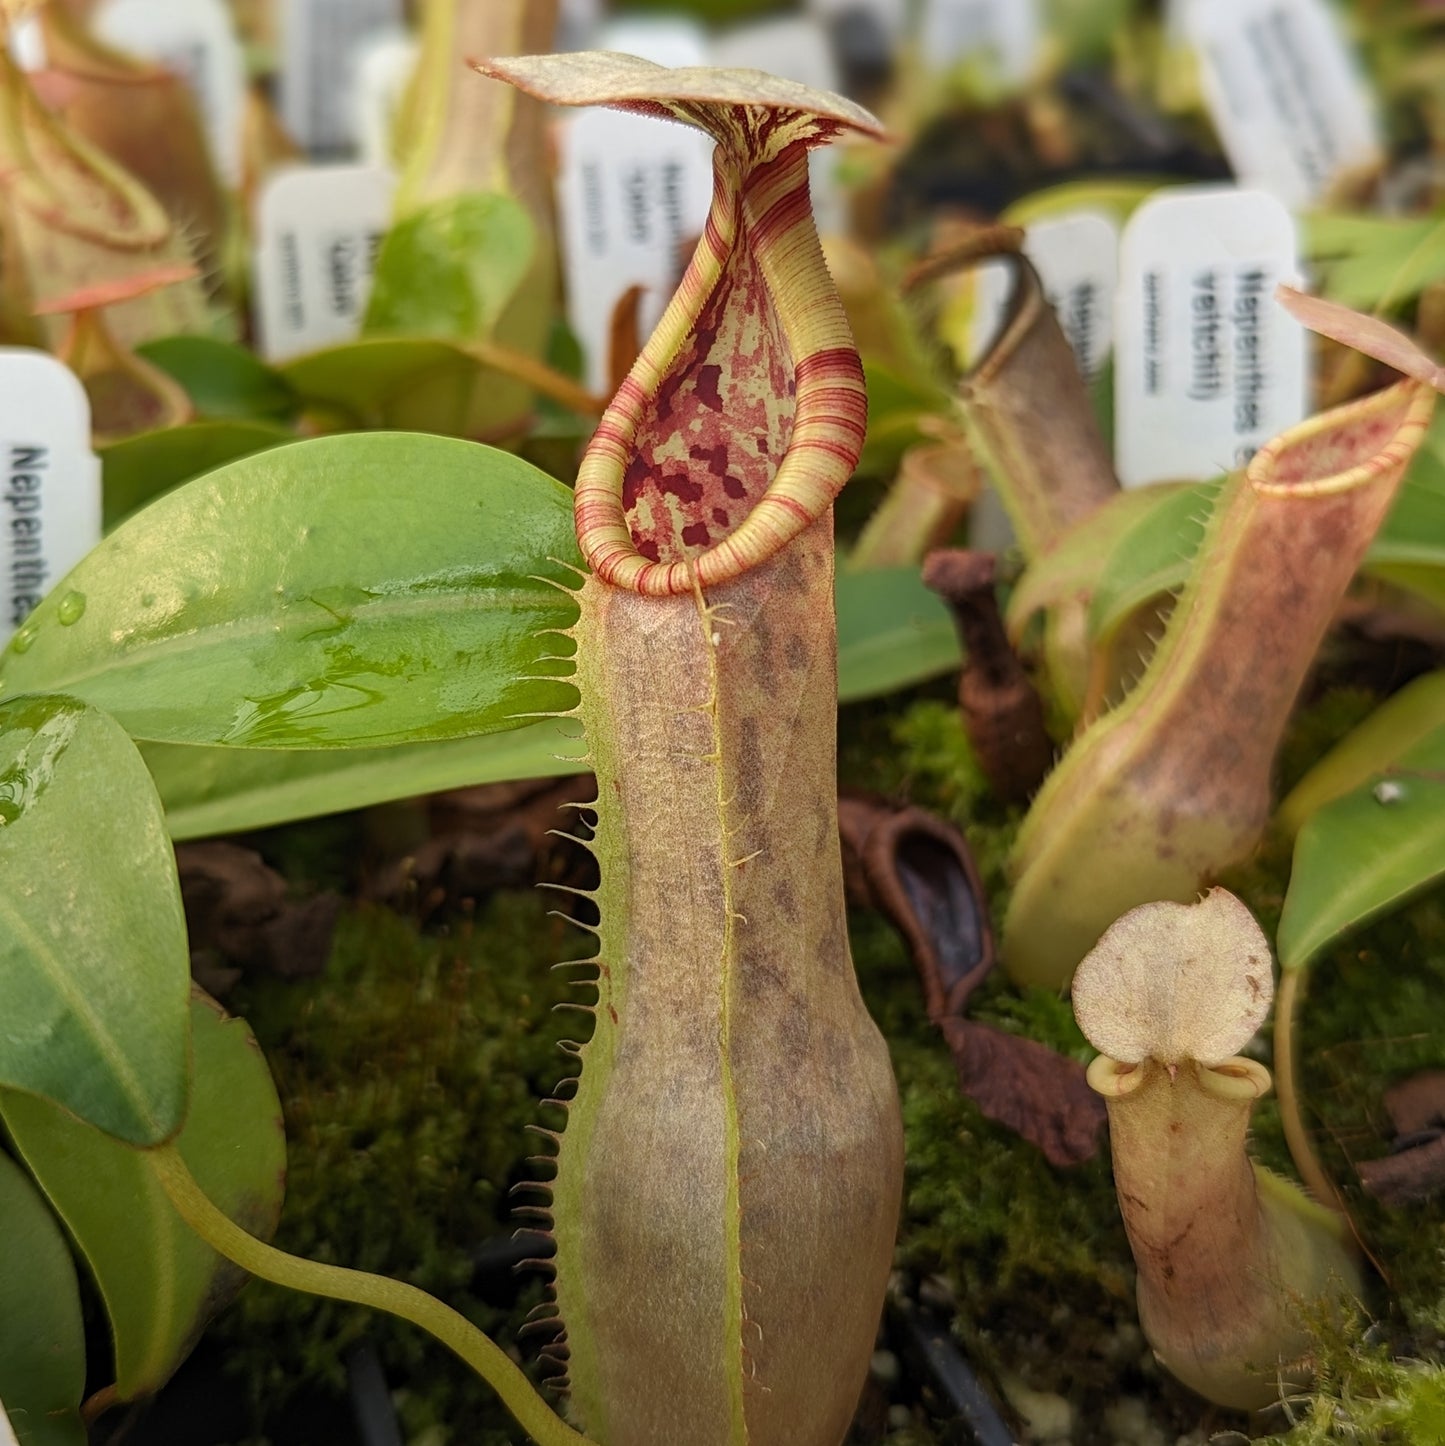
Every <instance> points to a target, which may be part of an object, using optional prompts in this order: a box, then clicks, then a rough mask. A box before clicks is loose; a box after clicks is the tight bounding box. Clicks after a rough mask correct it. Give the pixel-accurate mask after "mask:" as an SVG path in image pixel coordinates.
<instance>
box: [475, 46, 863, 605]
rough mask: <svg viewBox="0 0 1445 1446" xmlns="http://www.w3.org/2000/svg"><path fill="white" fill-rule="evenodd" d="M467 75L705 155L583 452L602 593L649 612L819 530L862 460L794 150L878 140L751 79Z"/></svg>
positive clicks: (492, 64) (856, 120)
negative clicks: (671, 283) (704, 180)
mask: <svg viewBox="0 0 1445 1446" xmlns="http://www.w3.org/2000/svg"><path fill="white" fill-rule="evenodd" d="M478 68H479V69H481V70H482V71H483V73H484V74H487V75H491V76H493V77H495V78H497V79H502V80H507V81H510V82H511V83H513V84H515V85H518V86H520V87H521V88H522V89H524V90H526V91H527V92H528V93H529V94H531V95H534V96H536V97H537V98H539V99H542V100H547V101H551V102H553V103H559V104H564V105H611V106H615V107H617V108H619V109H623V110H628V111H633V112H640V113H642V114H647V115H654V116H658V115H661V116H666V117H668V118H671V119H674V120H681V121H685V122H687V123H689V124H692V125H695V126H698V127H699V128H701V129H702V130H704V131H706V132H708V133H709V134H710V135H712V136H713V138H714V139H715V140H716V142H717V151H716V154H715V157H714V163H713V180H714V186H713V202H712V209H711V211H710V213H709V215H708V220H707V225H706V227H705V229H704V232H703V235H702V237H701V239H700V240H699V242H698V245H697V249H696V251H695V252H694V254H693V257H692V260H691V262H690V263H689V265H688V268H687V271H686V274H685V275H684V276H683V279H682V282H681V283H680V285H679V287H678V290H677V293H676V295H674V297H673V299H672V301H671V303H670V304H669V306H668V307H667V310H666V311H665V312H664V314H663V317H662V320H661V321H660V322H659V323H658V326H657V330H656V331H655V332H654V333H653V335H652V337H651V338H650V339H649V341H648V343H647V345H646V346H645V347H644V348H643V350H642V353H641V355H640V356H639V357H638V359H637V361H636V363H635V364H634V366H633V368H632V371H631V373H630V375H629V376H628V377H627V378H626V380H625V381H624V382H623V383H622V385H621V387H620V388H619V389H618V392H617V395H616V396H615V397H614V398H613V401H612V403H611V405H610V406H609V407H608V409H607V411H606V412H605V413H604V415H603V418H602V421H601V423H600V424H599V426H598V429H597V432H596V434H595V435H594V437H593V439H592V442H591V444H590V445H589V446H588V449H587V453H586V455H585V456H584V458H583V461H582V466H581V468H580V469H579V472H578V477H577V487H576V494H575V503H574V511H575V517H576V526H577V539H578V543H579V545H580V548H581V551H582V555H583V557H584V558H585V559H586V561H587V563H588V565H589V567H590V568H591V569H592V571H593V573H594V574H595V575H596V576H597V577H598V579H599V580H601V581H602V582H604V583H607V584H608V585H609V586H612V587H616V588H622V589H626V590H628V591H631V592H636V593H640V594H642V595H644V596H649V597H668V596H678V595H682V594H688V593H693V592H695V591H697V590H698V589H701V588H707V587H711V586H714V585H716V584H719V583H722V582H726V581H728V580H730V579H732V578H735V577H738V576H740V575H741V574H742V573H744V572H746V571H748V570H749V569H751V568H753V567H756V566H758V565H759V564H760V563H762V562H764V561H766V560H767V559H768V558H770V557H772V556H774V555H775V554H776V553H778V552H779V551H780V550H781V549H782V548H784V547H786V546H787V545H788V543H789V542H791V541H792V540H793V539H794V538H796V537H797V536H799V535H800V534H801V533H802V532H803V531H804V530H806V529H807V528H808V527H809V526H811V525H812V524H813V523H814V522H816V521H817V520H818V519H819V518H821V517H822V516H824V514H825V513H826V512H827V510H828V508H829V507H830V506H831V504H832V502H833V500H834V498H835V497H836V496H837V495H838V493H839V492H840V491H841V490H842V488H843V485H844V484H845V483H846V482H847V480H848V478H849V477H850V476H851V475H852V472H853V469H854V467H855V466H856V465H857V461H858V457H859V455H860V453H861V451H862V447H863V437H864V431H865V428H866V422H867V395H866V391H865V388H864V382H863V368H862V363H861V362H860V361H859V358H858V353H857V349H856V347H855V346H854V343H853V337H852V333H851V331H850V330H849V327H848V322H847V318H846V317H845V315H844V313H843V308H842V303H841V302H840V301H839V299H838V295H837V291H836V289H835V287H834V286H833V282H832V278H831V276H830V275H829V273H828V269H827V265H826V263H825V262H824V260H823V253H822V248H821V247H820V246H819V244H818V237H817V233H816V231H815V230H814V227H813V219H812V208H811V203H810V200H809V194H808V168H807V152H808V150H809V149H810V148H811V147H812V146H814V145H817V144H820V143H822V142H824V141H827V140H830V139H832V138H833V137H834V136H836V135H838V134H840V133H841V132H843V131H846V130H853V131H859V132H862V133H864V134H879V133H880V132H881V128H880V127H879V126H878V123H877V121H876V120H874V118H873V117H872V116H870V115H869V114H868V113H867V112H866V111H863V110H861V109H859V108H858V107H857V106H854V105H853V104H852V103H851V102H848V101H844V100H843V99H841V98H840V97H837V96H829V95H826V94H824V93H822V92H816V91H810V90H808V89H806V88H805V87H801V86H798V85H795V84H792V83H790V82H784V81H779V80H776V79H775V78H774V77H771V76H767V75H765V74H763V73H762V72H760V71H744V70H738V71H703V70H692V69H682V70H671V71H670V70H667V69H666V68H664V67H661V66H656V65H651V64H649V63H648V62H645V61H641V60H637V59H635V58H634V57H630V56H620V55H613V54H610V53H604V52H595V53H592V54H590V55H584V56H562V57H522V58H520V59H509V60H499V61H488V62H486V63H484V64H483V65H480V66H479V67H478ZM724 398H726V402H724Z"/></svg>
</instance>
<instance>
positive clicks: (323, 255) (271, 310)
mask: <svg viewBox="0 0 1445 1446" xmlns="http://www.w3.org/2000/svg"><path fill="white" fill-rule="evenodd" d="M395 189H396V177H395V175H394V173H393V172H391V171H389V170H387V169H386V168H385V167H380V166H294V167H291V168H290V169H288V170H284V171H278V172H277V173H276V174H275V175H274V176H272V177H271V178H270V180H268V181H267V183H266V186H265V189H264V190H263V191H262V192H261V197H260V200H259V201H258V203H257V207H256V233H257V237H258V241H257V247H256V258H255V276H256V323H257V332H258V336H259V342H260V350H261V354H262V355H263V356H264V357H265V358H266V359H267V360H268V361H273V362H274V361H284V360H285V359H287V358H288V357H294V356H299V355H301V354H302V353H303V352H308V351H315V350H316V349H317V348H318V347H324V346H331V345H334V344H336V343H337V342H343V341H349V340H351V339H352V338H354V337H355V336H356V334H357V331H358V330H359V328H360V326H361V319H362V317H363V316H364V315H365V312H366V303H367V301H368V299H369V297H370V295H371V280H372V276H373V274H374V272H375V270H376V253H377V251H378V250H379V248H380V246H381V241H382V238H383V237H384V236H385V235H386V232H387V228H388V227H389V225H390V224H391V205H392V195H393V192H394V191H395Z"/></svg>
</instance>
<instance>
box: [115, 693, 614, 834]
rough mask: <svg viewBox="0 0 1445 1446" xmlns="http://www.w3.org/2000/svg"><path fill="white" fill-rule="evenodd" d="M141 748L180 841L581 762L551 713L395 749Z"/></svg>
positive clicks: (579, 750) (544, 774) (573, 769)
mask: <svg viewBox="0 0 1445 1446" xmlns="http://www.w3.org/2000/svg"><path fill="white" fill-rule="evenodd" d="M141 752H142V754H143V755H144V756H145V760H146V762H147V763H148V764H149V765H150V768H151V772H152V774H153V775H154V777H155V781H156V787H157V789H158V790H159V792H160V795H161V798H162V800H163V801H164V802H165V806H166V823H167V825H168V826H169V828H170V831H171V837H172V838H174V839H177V840H179V839H188V838H204V837H206V836H208V835H211V834H221V833H243V832H246V831H248V830H250V829H257V828H269V827H271V826H272V825H273V824H278V823H290V822H291V821H293V820H295V819H299V818H315V817H318V816H319V815H321V814H327V813H341V812H345V811H346V810H348V809H354V808H367V807H370V806H371V805H372V804H376V803H389V802H390V801H391V800H393V799H398V798H412V797H415V796H416V795H417V794H419V793H437V792H441V791H443V790H445V789H449V788H469V787H472V786H473V785H475V784H479V783H498V782H502V781H504V780H507V779H513V778H551V777H565V776H566V775H567V774H569V773H580V772H581V771H582V770H583V769H584V768H586V766H587V763H586V758H585V754H584V750H583V747H582V744H581V743H580V742H578V741H577V739H576V737H575V733H574V734H568V733H564V732H563V731H562V729H561V727H560V726H559V725H558V724H557V723H556V722H553V721H550V720H549V721H547V722H543V723H534V724H532V725H531V726H529V727H527V728H515V729H513V730H512V731H511V732H508V733H491V734H487V735H485V736H483V737H481V738H458V739H453V740H449V741H448V742H445V743H413V744H408V745H403V746H401V747H397V748H343V749H329V750H327V751H325V752H322V753H302V752H296V751H292V752H289V753H280V752H274V751H270V750H267V749H260V748H246V749H236V748H188V747H184V746H180V745H174V744H169V743H145V744H142V745H141Z"/></svg>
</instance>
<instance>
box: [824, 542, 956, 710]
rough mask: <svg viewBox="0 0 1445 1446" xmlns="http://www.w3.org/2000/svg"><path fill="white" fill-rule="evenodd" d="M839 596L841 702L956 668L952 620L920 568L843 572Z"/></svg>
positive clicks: (889, 690) (853, 700) (837, 586)
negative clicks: (921, 573) (928, 587)
mask: <svg viewBox="0 0 1445 1446" xmlns="http://www.w3.org/2000/svg"><path fill="white" fill-rule="evenodd" d="M836 598H837V605H838V696H839V698H840V700H841V701H842V702H845V703H853V702H856V701H857V700H858V699H860V698H874V697H877V696H879V695H880V694H883V693H892V692H895V691H896V690H897V689H899V688H906V687H908V686H910V685H911V684H913V683H920V682H922V681H924V680H925V679H926V678H932V677H936V676H937V675H938V674H939V673H946V672H948V671H949V669H950V668H956V667H958V664H959V656H960V654H959V643H958V635H957V633H956V631H955V629H954V625H953V619H952V618H951V617H950V616H949V612H948V609H947V608H946V607H945V606H944V604H943V602H942V600H941V599H940V598H939V597H938V595H937V594H936V593H933V592H930V591H929V590H928V589H927V588H926V587H924V585H923V579H922V577H921V576H920V575H919V570H918V569H917V568H916V567H890V568H881V569H878V570H876V571H860V572H840V573H839V574H838V580H837V584H836Z"/></svg>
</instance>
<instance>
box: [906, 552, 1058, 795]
mask: <svg viewBox="0 0 1445 1446" xmlns="http://www.w3.org/2000/svg"><path fill="white" fill-rule="evenodd" d="M995 579H996V566H995V561H994V557H993V555H992V554H991V553H987V552H970V551H965V550H963V549H959V548H954V549H950V550H947V551H942V552H935V553H932V554H930V555H929V557H928V559H927V561H926V562H925V563H924V566H923V580H924V582H925V583H926V584H927V585H928V586H929V587H930V588H932V589H933V591H934V592H936V593H937V594H938V595H939V596H940V597H941V598H943V600H944V601H945V602H946V603H947V604H948V608H949V611H950V612H951V613H952V614H953V620H954V623H955V625H956V626H957V628H958V634H959V637H960V639H961V640H962V642H963V647H964V653H965V659H964V667H963V673H962V675H961V676H960V678H959V682H958V701H959V707H960V708H961V710H962V712H963V726H964V731H965V732H966V733H967V734H968V741H969V742H970V743H971V744H972V745H973V750H974V753H975V754H976V755H977V756H978V761H979V766H980V767H981V768H982V769H983V772H984V776H985V777H986V778H987V779H988V781H989V784H990V786H991V787H992V788H993V790H994V792H995V793H996V794H997V795H998V796H999V798H1001V799H1002V800H1003V801H1004V802H1006V803H1018V802H1021V801H1022V800H1024V799H1026V798H1028V797H1029V796H1030V795H1031V794H1032V793H1033V792H1034V790H1035V789H1037V788H1038V786H1039V785H1040V784H1041V783H1042V782H1043V780H1044V776H1045V774H1047V773H1048V771H1049V768H1050V767H1051V766H1052V764H1053V760H1054V745H1053V743H1052V741H1051V740H1050V738H1049V735H1048V733H1047V731H1046V730H1045V728H1044V710H1043V705H1042V704H1041V703H1040V701H1039V695H1038V693H1037V692H1035V690H1034V686H1033V683H1032V682H1031V681H1030V680H1029V676H1028V674H1027V673H1026V672H1025V671H1024V666H1023V664H1022V663H1021V662H1020V661H1019V658H1018V654H1017V653H1015V652H1014V650H1013V647H1012V645H1011V644H1010V643H1009V640H1008V634H1007V632H1006V631H1005V629H1004V625H1003V619H1002V617H1001V616H1000V615H999V607H998V595H997V593H996V592H995V589H994V583H995Z"/></svg>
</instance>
